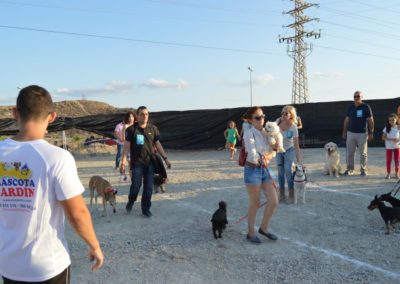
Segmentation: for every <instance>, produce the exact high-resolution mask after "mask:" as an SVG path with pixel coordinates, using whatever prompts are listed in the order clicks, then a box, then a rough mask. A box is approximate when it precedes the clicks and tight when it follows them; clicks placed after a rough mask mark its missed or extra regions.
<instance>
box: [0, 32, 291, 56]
mask: <svg viewBox="0 0 400 284" xmlns="http://www.w3.org/2000/svg"><path fill="white" fill-rule="evenodd" d="M0 28H4V29H14V30H24V31H34V32H42V33H52V34H62V35H70V36H81V37H91V38H101V39H110V40H122V41H132V42H141V43H148V44H158V45H170V46H180V47H191V48H202V49H212V50H221V51H231V52H243V53H253V54H269V55H284V54H283V53H277V52H269V51H261V50H249V49H239V48H227V47H217V46H207V45H197V44H186V43H177V42H167V41H156V40H144V39H135V38H127V37H118V36H108V35H95V34H87V33H76V32H65V31H56V30H47V29H37V28H29V27H17V26H7V25H0Z"/></svg>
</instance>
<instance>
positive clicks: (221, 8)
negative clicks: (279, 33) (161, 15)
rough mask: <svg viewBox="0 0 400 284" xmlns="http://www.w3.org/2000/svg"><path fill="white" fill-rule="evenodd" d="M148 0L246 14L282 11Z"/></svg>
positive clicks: (149, 0)
mask: <svg viewBox="0 0 400 284" xmlns="http://www.w3.org/2000/svg"><path fill="white" fill-rule="evenodd" d="M145 1H147V2H155V3H161V4H166V5H179V6H188V7H195V8H200V9H208V10H219V11H224V12H234V13H246V14H258V15H265V14H276V15H278V14H280V11H275V10H261V11H260V10H259V9H254V10H253V9H231V8H225V7H221V6H207V5H199V4H197V3H196V4H194V3H186V2H179V1H160V0H145Z"/></svg>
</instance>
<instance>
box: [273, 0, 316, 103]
mask: <svg viewBox="0 0 400 284" xmlns="http://www.w3.org/2000/svg"><path fill="white" fill-rule="evenodd" d="M290 1H292V2H294V5H295V8H294V9H293V10H291V11H288V12H283V13H284V14H289V15H291V16H292V17H294V20H295V21H294V23H292V24H290V25H287V26H284V27H286V28H293V29H294V31H295V35H294V36H289V37H280V36H279V42H280V43H282V42H286V43H287V54H288V55H289V56H290V57H292V58H293V60H294V63H293V85H292V104H301V103H308V102H309V94H308V81H307V66H306V57H307V56H308V55H310V53H311V51H312V44H311V43H307V42H305V40H304V39H305V38H309V37H314V38H316V39H317V38H320V37H321V33H320V32H315V31H306V30H305V29H304V25H305V24H306V23H308V22H311V21H319V19H318V18H309V17H308V16H306V15H304V10H306V9H308V8H310V7H313V6H316V7H319V5H318V4H310V3H307V2H304V1H303V0H290Z"/></svg>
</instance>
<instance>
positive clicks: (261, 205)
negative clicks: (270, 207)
mask: <svg viewBox="0 0 400 284" xmlns="http://www.w3.org/2000/svg"><path fill="white" fill-rule="evenodd" d="M266 169H267V173H268V177H269V178H270V179H271V180H272V186H273V187H274V189H275V190H278V188H277V187H276V183H275V180H274V179H273V178H272V176H271V173H270V172H269V168H268V167H266ZM265 204H267V201H264V202H263V203H262V204H260V206H258V209H259V208H261V207H263V206H264V205H265ZM247 216H248V214H246V215H244V216H241V217H239V218H238V219H237V220H236V221H235V224H239V223H240V222H242V221H243V220H244V219H246V218H247Z"/></svg>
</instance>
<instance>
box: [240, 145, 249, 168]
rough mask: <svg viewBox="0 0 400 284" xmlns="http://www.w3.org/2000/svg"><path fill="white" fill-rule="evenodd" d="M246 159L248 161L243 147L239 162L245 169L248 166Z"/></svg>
mask: <svg viewBox="0 0 400 284" xmlns="http://www.w3.org/2000/svg"><path fill="white" fill-rule="evenodd" d="M246 159H247V152H246V149H245V148H244V146H242V148H240V152H239V160H238V163H239V166H241V167H244V165H245V164H246Z"/></svg>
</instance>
